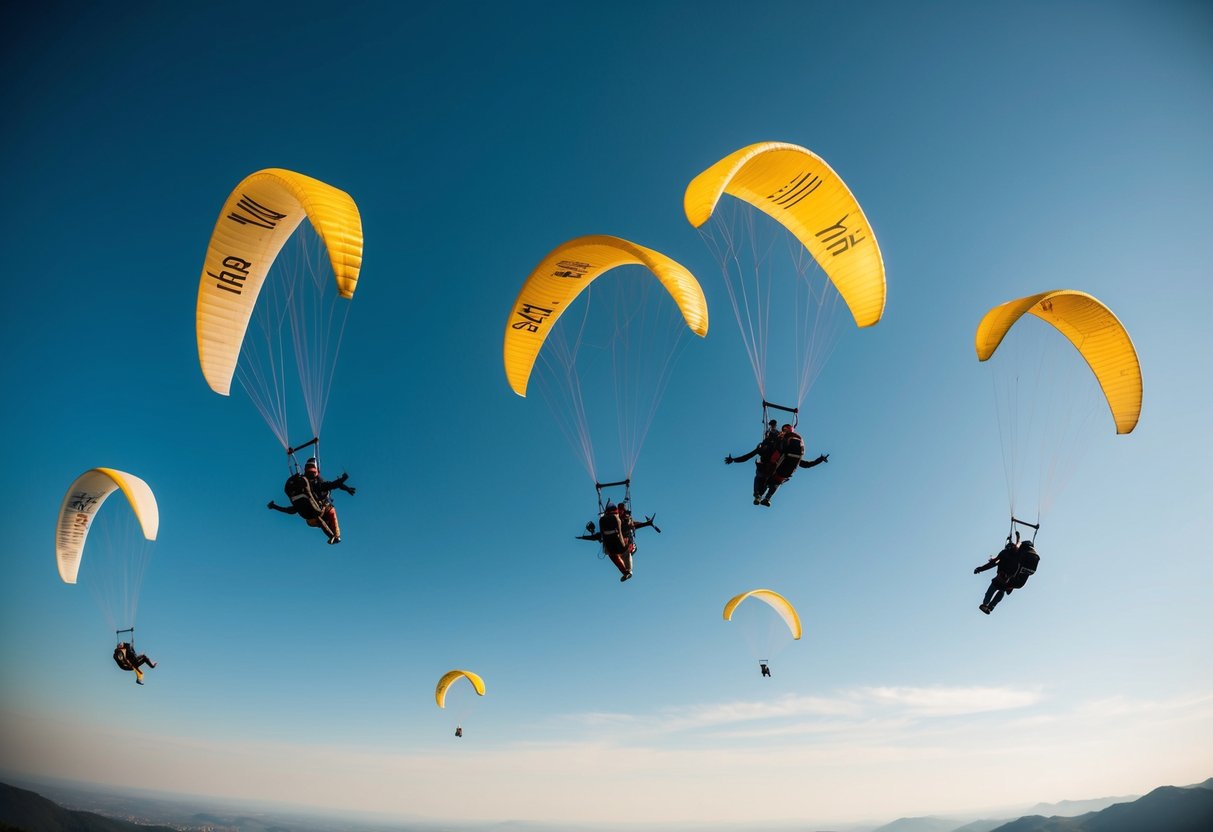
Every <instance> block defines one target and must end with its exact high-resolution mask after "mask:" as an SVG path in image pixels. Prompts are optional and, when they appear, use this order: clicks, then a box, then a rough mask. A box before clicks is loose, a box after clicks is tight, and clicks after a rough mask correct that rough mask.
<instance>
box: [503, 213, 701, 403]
mask: <svg viewBox="0 0 1213 832" xmlns="http://www.w3.org/2000/svg"><path fill="white" fill-rule="evenodd" d="M627 265H641V266H644V267H646V268H647V269H649V271H651V272H652V273H653V276H654V277H656V278H657V279H658V280H659V281H661V285H662V286H664V287H665V288H666V290H667V291H668V292H669V293H670V295H671V296H672V297H673V298H674V302H675V303H677V304H678V308H679V310H681V312H682V316H683V319H684V320H685V321H686V324H687V326H688V327H690V328H691V330H692V331H693V332H694V333H695V334H696V335H699V336H701V337H702V336H704V335H706V334H707V331H708V305H707V300H706V299H705V298H704V296H703V289H702V288H700V286H699V282H698V281H697V280H695V277H694V275H692V274H691V273H690V272H689V271H687V270H686V269H685V268H683V267H682V266H681V265H679V264H678V263H676V262H674V261H673V260H671V259H670V258H669V257H666V256H665V255H664V254H661V253H659V252H656V251H653V250H652V249H647V248H645V247H644V246H638V245H636V244H635V243H630V242H628V241H627V240H623V239H620V238H618V237H609V236H603V235H591V236H588V237H578V238H576V239H574V240H569V241H568V242H567V243H564V244H562V245H559V246H557V247H556V248H554V249H553V250H552V251H551V252H549V253H548V255H547V256H546V257H544V258H543V260H542V261H541V262H540V263H539V265H538V266H536V267H535V269H534V271H532V272H531V274H530V276H529V277H528V278H527V279H526V282H525V283H524V284H523V285H522V290H521V291H520V292H519V293H518V298H517V300H515V301H514V308H513V311H512V312H511V313H510V319H509V321H508V322H506V326H505V347H504V357H505V374H506V378H507V379H508V380H509V382H510V387H511V388H513V390H514V392H515V393H517V394H518V395H519V396H526V389H527V382H528V381H529V380H530V377H531V369H532V368H533V367H534V366H535V358H536V357H537V356H538V355H539V350H540V348H541V347H542V346H543V342H544V340H545V339H546V338H547V336H548V333H549V332H551V331H552V325H553V324H555V323H556V321H557V319H559V318H560V316H561V314H563V312H564V311H565V310H566V309H567V308H568V306H569V304H570V303H572V301H573V299H574V298H576V297H577V296H578V295H579V294H581V292H582V290H584V289H585V288H586V287H587V286H588V285H589V284H590V283H591V282H593V281H594V280H595V279H596V278H598V277H600V276H601V275H603V274H604V273H605V272H608V271H610V270H611V269H613V268H615V267H616V266H627Z"/></svg>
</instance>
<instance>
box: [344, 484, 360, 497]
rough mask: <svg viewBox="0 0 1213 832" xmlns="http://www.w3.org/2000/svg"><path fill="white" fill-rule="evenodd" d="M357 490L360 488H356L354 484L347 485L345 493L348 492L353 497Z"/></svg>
mask: <svg viewBox="0 0 1213 832" xmlns="http://www.w3.org/2000/svg"><path fill="white" fill-rule="evenodd" d="M357 490H358V489H356V488H354V486H352V485H347V486H346V487H345V493H346V494H349V495H350V496H351V497H353V496H354V492H355V491H357Z"/></svg>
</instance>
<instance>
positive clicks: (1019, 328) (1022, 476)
mask: <svg viewBox="0 0 1213 832" xmlns="http://www.w3.org/2000/svg"><path fill="white" fill-rule="evenodd" d="M1033 319H1035V320H1039V321H1042V322H1043V323H1044V324H1047V326H1045V325H1041V324H1032V325H1029V321H1031V320H1033ZM1057 333H1060V334H1061V335H1062V336H1064V337H1065V339H1066V340H1067V341H1069V343H1070V344H1071V345H1072V346H1073V347H1074V349H1075V350H1077V355H1075V354H1074V352H1073V351H1072V350H1071V349H1070V347H1069V346H1066V345H1065V342H1063V341H1062V340H1061V339H1060V338H1059V337H1058V335H1057ZM974 347H975V349H976V352H977V359H978V360H979V361H990V363H991V365H992V367H993V370H994V381H995V384H994V392H995V404H996V409H997V411H998V425H999V432H1000V436H1001V438H1002V445H1003V449H1002V450H1003V465H1004V469H1005V473H1006V480H1007V495H1008V503H1009V510H1010V516H1011V521H1010V531H1009V532H1008V533H1007V544H1006V546H1005V547H1004V549H1003V551H1002V552H1001V553H1000V554H999V555H996V556H995V557H994V558H992V559H991V560H990V562H989V563H987V564H986V565H985V566H982V567H979V568H978V569H977V570H976V571H983V570H985V569H989V568H993V567H994V566H997V567H998V572H997V574H996V576H995V578H994V579H993V580H992V581H991V584H990V589H989V590H988V591H987V593H986V597H985V599H984V600H983V602H982V604H981V606H980V609H981V611H982V612H984V613H986V614H989V613H990V611H992V610H993V609H994V607H995V606H997V604H998V602H999V601H1000V600H1001V599H1002V597H1003V595H1004V594H1005V593H1010V592H1011V591H1012V590H1013V589H1017V588H1020V587H1022V586H1023V585H1024V582H1026V581H1027V578H1028V576H1030V575H1031V574H1033V573H1034V572H1035V569H1036V566H1037V564H1038V563H1039V559H1040V556H1039V554H1038V553H1037V552H1036V548H1035V539H1036V536H1037V534H1038V533H1039V531H1040V527H1041V518H1042V517H1043V516H1044V515H1045V514H1046V512H1047V511H1048V510H1049V508H1051V506H1052V503H1053V500H1054V499H1055V498H1056V496H1057V494H1058V493H1059V492H1060V490H1061V488H1062V487H1063V486H1064V484H1065V480H1066V478H1067V476H1068V475H1069V474H1070V473H1071V472H1072V469H1073V467H1074V464H1075V462H1076V459H1077V457H1078V456H1079V455H1080V452H1081V450H1082V449H1083V447H1084V446H1085V444H1086V441H1087V440H1088V439H1089V437H1090V436H1091V435H1093V434H1094V433H1095V430H1094V429H1093V428H1092V427H1091V426H1090V421H1091V417H1092V416H1093V415H1094V413H1095V412H1097V411H1098V409H1099V407H1100V402H1101V401H1102V402H1103V403H1104V404H1105V405H1106V406H1107V408H1108V410H1109V411H1110V413H1111V415H1112V420H1113V423H1114V426H1115V428H1116V433H1117V434H1127V433H1130V432H1132V430H1133V429H1134V428H1135V427H1136V426H1137V422H1138V420H1139V418H1140V417H1141V406H1142V374H1141V364H1140V362H1139V361H1138V358H1137V351H1136V349H1135V348H1134V346H1133V341H1132V339H1130V337H1129V333H1128V331H1127V330H1126V329H1125V327H1124V325H1123V324H1122V323H1121V322H1120V320H1119V319H1118V318H1117V317H1116V315H1115V314H1113V312H1112V310H1110V309H1109V308H1108V307H1107V306H1105V305H1104V304H1103V303H1101V302H1100V301H1099V300H1097V299H1096V298H1094V297H1093V296H1091V295H1089V294H1087V293H1086V292H1080V291H1076V290H1073V289H1061V290H1055V291H1050V292H1041V293H1038V294H1034V295H1028V296H1026V297H1022V298H1018V299H1016V300H1012V301H1008V302H1006V303H1003V304H1000V305H998V306H995V307H994V308H993V309H991V310H989V311H988V312H986V314H985V315H984V316H983V317H982V319H981V322H980V323H979V324H978V326H977V332H976V335H975V336H974ZM992 358H993V360H991V359H992ZM1078 359H1081V360H1078ZM1033 486H1035V488H1036V489H1037V490H1036V491H1035V493H1033V492H1032V491H1031V488H1032V487H1033ZM1033 498H1034V499H1033ZM1033 510H1034V511H1033ZM1033 514H1034V517H1033V518H1032V519H1034V520H1035V522H1032V520H1029V519H1024V518H1025V517H1031V516H1032V515H1033ZM1020 527H1023V528H1030V529H1032V539H1031V540H1024V541H1022V542H1021V543H1019V545H1018V546H1016V545H1015V544H1012V543H1011V536H1012V534H1014V536H1015V538H1016V540H1017V541H1019V540H1020V531H1019V528H1020Z"/></svg>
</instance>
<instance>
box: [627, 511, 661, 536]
mask: <svg viewBox="0 0 1213 832" xmlns="http://www.w3.org/2000/svg"><path fill="white" fill-rule="evenodd" d="M656 517H657V515H656V514H652V515H650V516H648V517H646V518H644V521H643V522H640V523H633V524H632V525H633V527H634V528H637V529H643V528H644V527H645V526H652V527H653V531H655V532H657V534H661V529H659V528H657V524H656V523H654V522H653V520H654V519H655V518H656Z"/></svg>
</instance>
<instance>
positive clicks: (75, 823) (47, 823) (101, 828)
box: [0, 783, 174, 832]
mask: <svg viewBox="0 0 1213 832" xmlns="http://www.w3.org/2000/svg"><path fill="white" fill-rule="evenodd" d="M4 830H18V832H174V830H173V829H172V828H171V827H168V826H144V825H142V824H138V823H130V822H128V821H125V820H115V819H113V818H107V817H103V816H101V815H96V814H93V813H92V812H77V811H73V810H71V809H64V808H63V807H62V806H60V805H59V804H57V803H52V802H51V801H49V800H47V799H46V798H45V797H43V796H42V795H39V794H35V793H34V792H27V791H26V790H25V789H18V788H17V787H15V786H10V785H8V784H6V783H0V831H4Z"/></svg>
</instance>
